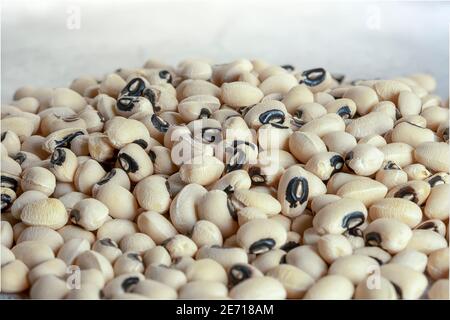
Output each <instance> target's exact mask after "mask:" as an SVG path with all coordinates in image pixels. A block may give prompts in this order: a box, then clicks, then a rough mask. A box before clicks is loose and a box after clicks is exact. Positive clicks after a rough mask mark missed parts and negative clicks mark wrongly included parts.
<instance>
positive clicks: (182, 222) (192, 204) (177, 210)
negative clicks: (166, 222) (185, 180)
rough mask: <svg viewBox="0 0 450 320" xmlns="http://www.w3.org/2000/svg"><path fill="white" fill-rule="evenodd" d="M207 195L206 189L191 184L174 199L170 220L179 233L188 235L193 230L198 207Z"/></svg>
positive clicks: (171, 205)
mask: <svg viewBox="0 0 450 320" xmlns="http://www.w3.org/2000/svg"><path fill="white" fill-rule="evenodd" d="M206 194H207V190H206V189H205V188H204V187H202V186H201V185H199V184H195V183H191V184H188V185H186V186H185V187H183V189H181V191H180V192H178V194H177V195H176V197H175V198H174V199H173V201H172V202H171V204H170V220H171V222H172V224H173V226H174V227H175V228H176V229H177V230H178V231H179V232H182V233H188V232H190V231H191V230H192V227H193V226H194V224H195V222H196V221H197V213H196V210H197V206H198V205H200V203H201V202H200V201H201V199H202V198H203V196H204V195H206ZM205 220H208V219H205ZM152 238H153V237H152ZM154 240H155V239H154Z"/></svg>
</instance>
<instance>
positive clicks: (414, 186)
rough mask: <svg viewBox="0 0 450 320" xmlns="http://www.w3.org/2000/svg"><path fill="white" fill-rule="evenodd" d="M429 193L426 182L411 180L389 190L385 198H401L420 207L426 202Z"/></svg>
mask: <svg viewBox="0 0 450 320" xmlns="http://www.w3.org/2000/svg"><path fill="white" fill-rule="evenodd" d="M430 191H431V187H430V185H429V184H428V183H427V182H425V181H421V180H411V181H409V182H407V183H404V184H400V185H397V186H395V187H393V188H391V189H390V190H389V192H388V193H387V195H386V198H402V199H405V200H409V201H411V202H414V203H416V204H417V205H419V206H420V205H422V204H423V203H424V202H425V200H427V198H428V195H429V194H430Z"/></svg>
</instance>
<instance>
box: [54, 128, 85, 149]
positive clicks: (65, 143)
mask: <svg viewBox="0 0 450 320" xmlns="http://www.w3.org/2000/svg"><path fill="white" fill-rule="evenodd" d="M82 135H84V133H83V131H76V132H73V133H71V134H68V135H67V136H65V137H64V138H62V139H61V140H55V147H56V148H58V147H62V148H67V149H70V144H71V142H72V140H73V139H75V138H76V137H78V136H82Z"/></svg>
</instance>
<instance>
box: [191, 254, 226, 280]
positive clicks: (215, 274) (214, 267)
mask: <svg viewBox="0 0 450 320" xmlns="http://www.w3.org/2000/svg"><path fill="white" fill-rule="evenodd" d="M185 274H186V277H187V280H188V282H191V281H213V282H221V283H223V284H227V283H228V276H227V273H226V272H225V269H224V268H223V266H222V265H220V264H219V263H218V262H216V261H214V260H212V259H199V260H196V261H195V262H194V263H192V264H191V265H189V267H187V269H186V271H185Z"/></svg>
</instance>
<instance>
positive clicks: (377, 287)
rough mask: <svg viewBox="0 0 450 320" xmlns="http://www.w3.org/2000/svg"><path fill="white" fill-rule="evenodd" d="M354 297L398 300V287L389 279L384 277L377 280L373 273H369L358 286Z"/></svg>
mask: <svg viewBox="0 0 450 320" xmlns="http://www.w3.org/2000/svg"><path fill="white" fill-rule="evenodd" d="M375 281H376V282H375ZM354 298H355V299H383V300H396V299H397V298H398V297H397V292H396V288H395V287H394V285H393V284H392V283H391V282H390V281H389V280H387V279H386V278H384V277H379V279H377V280H375V279H374V276H373V275H369V276H367V278H366V279H364V280H362V281H361V282H360V283H359V284H358V285H357V286H356V289H355V295H354Z"/></svg>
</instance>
